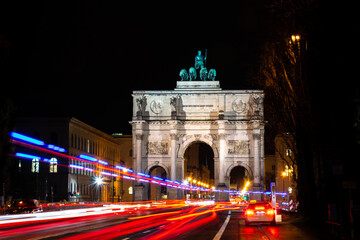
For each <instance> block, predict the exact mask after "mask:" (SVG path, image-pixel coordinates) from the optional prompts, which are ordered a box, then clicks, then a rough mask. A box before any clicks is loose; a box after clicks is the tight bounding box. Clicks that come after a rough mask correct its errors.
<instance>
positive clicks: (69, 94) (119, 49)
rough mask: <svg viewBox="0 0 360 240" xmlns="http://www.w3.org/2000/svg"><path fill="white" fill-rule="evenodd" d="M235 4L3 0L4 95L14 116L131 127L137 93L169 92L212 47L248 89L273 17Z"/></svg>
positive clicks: (211, 56) (223, 74)
mask: <svg viewBox="0 0 360 240" xmlns="http://www.w3.org/2000/svg"><path fill="white" fill-rule="evenodd" d="M239 2H240V3H236V4H218V3H217V2H207V3H206V4H204V5H200V4H199V5H194V4H191V5H189V4H185V3H183V2H178V3H175V2H174V3H171V4H168V5H164V4H158V5H154V4H148V3H145V4H144V3H139V2H138V3H136V4H124V3H123V1H116V3H115V1H114V2H113V3H108V2H101V3H98V2H96V1H83V2H82V1H70V2H69V3H64V2H61V1H38V2H36V3H34V2H32V1H26V2H25V1H24V2H23V3H17V2H13V1H8V2H7V3H2V4H1V7H0V16H1V19H0V20H1V32H0V45H1V51H2V54H1V56H2V57H1V59H0V60H1V67H2V69H1V70H2V76H3V80H5V81H2V82H6V83H7V87H2V90H1V94H2V95H3V96H8V97H9V98H10V99H12V101H13V102H14V105H15V108H16V116H73V117H76V118H78V119H79V120H81V121H83V122H85V123H88V124H90V125H92V126H94V127H96V128H98V129H100V130H102V131H104V132H106V133H109V134H111V133H113V132H122V133H125V134H128V133H130V132H131V126H130V124H129V123H128V122H129V121H130V120H131V114H132V96H131V93H132V91H134V90H173V89H174V88H175V87H176V81H178V80H180V78H179V71H180V70H181V69H183V68H185V69H189V68H190V67H191V66H193V65H194V57H195V56H196V54H197V50H202V51H203V52H204V51H205V49H207V50H208V61H207V68H208V69H210V68H215V69H216V71H217V79H218V80H219V81H220V86H221V87H222V89H247V88H251V87H252V84H251V81H252V78H254V77H255V75H256V74H255V73H256V70H257V64H258V56H259V53H260V48H261V46H262V44H263V42H264V41H266V39H267V38H269V37H271V21H270V19H269V17H268V12H267V9H266V7H265V5H264V1H252V0H249V1H239ZM323 15H325V17H329V19H330V16H331V15H330V14H323ZM332 21H333V22H336V20H332ZM329 26H330V25H329ZM331 29H332V27H329V30H331ZM341 29H342V30H343V28H341ZM325 30H326V28H325ZM343 31H345V30H343ZM344 42H345V41H344ZM328 45H330V43H328ZM332 46H333V45H332ZM329 55H330V54H329ZM354 65H355V64H354Z"/></svg>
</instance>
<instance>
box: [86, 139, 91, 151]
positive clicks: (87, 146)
mask: <svg viewBox="0 0 360 240" xmlns="http://www.w3.org/2000/svg"><path fill="white" fill-rule="evenodd" d="M86 151H87V152H88V153H89V152H90V140H89V139H87V140H86Z"/></svg>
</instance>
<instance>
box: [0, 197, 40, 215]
mask: <svg viewBox="0 0 360 240" xmlns="http://www.w3.org/2000/svg"><path fill="white" fill-rule="evenodd" d="M5 212H6V213H7V214H16V213H36V212H42V207H41V206H40V204H39V201H38V200H34V199H30V200H14V201H12V202H11V203H10V205H8V208H7V209H6V211H5Z"/></svg>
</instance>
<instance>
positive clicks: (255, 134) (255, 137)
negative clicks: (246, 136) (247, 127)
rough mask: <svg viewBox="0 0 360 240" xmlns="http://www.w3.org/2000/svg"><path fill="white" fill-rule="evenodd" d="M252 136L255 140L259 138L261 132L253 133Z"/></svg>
mask: <svg viewBox="0 0 360 240" xmlns="http://www.w3.org/2000/svg"><path fill="white" fill-rule="evenodd" d="M253 138H254V139H255V140H260V138H261V134H260V133H253Z"/></svg>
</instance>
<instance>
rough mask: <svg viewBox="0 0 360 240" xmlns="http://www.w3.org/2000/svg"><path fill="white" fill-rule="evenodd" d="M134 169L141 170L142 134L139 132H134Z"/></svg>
mask: <svg viewBox="0 0 360 240" xmlns="http://www.w3.org/2000/svg"><path fill="white" fill-rule="evenodd" d="M135 136H136V166H135V167H136V169H135V171H137V172H141V154H142V151H141V148H142V138H143V135H142V134H141V133H136V134H135Z"/></svg>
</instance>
